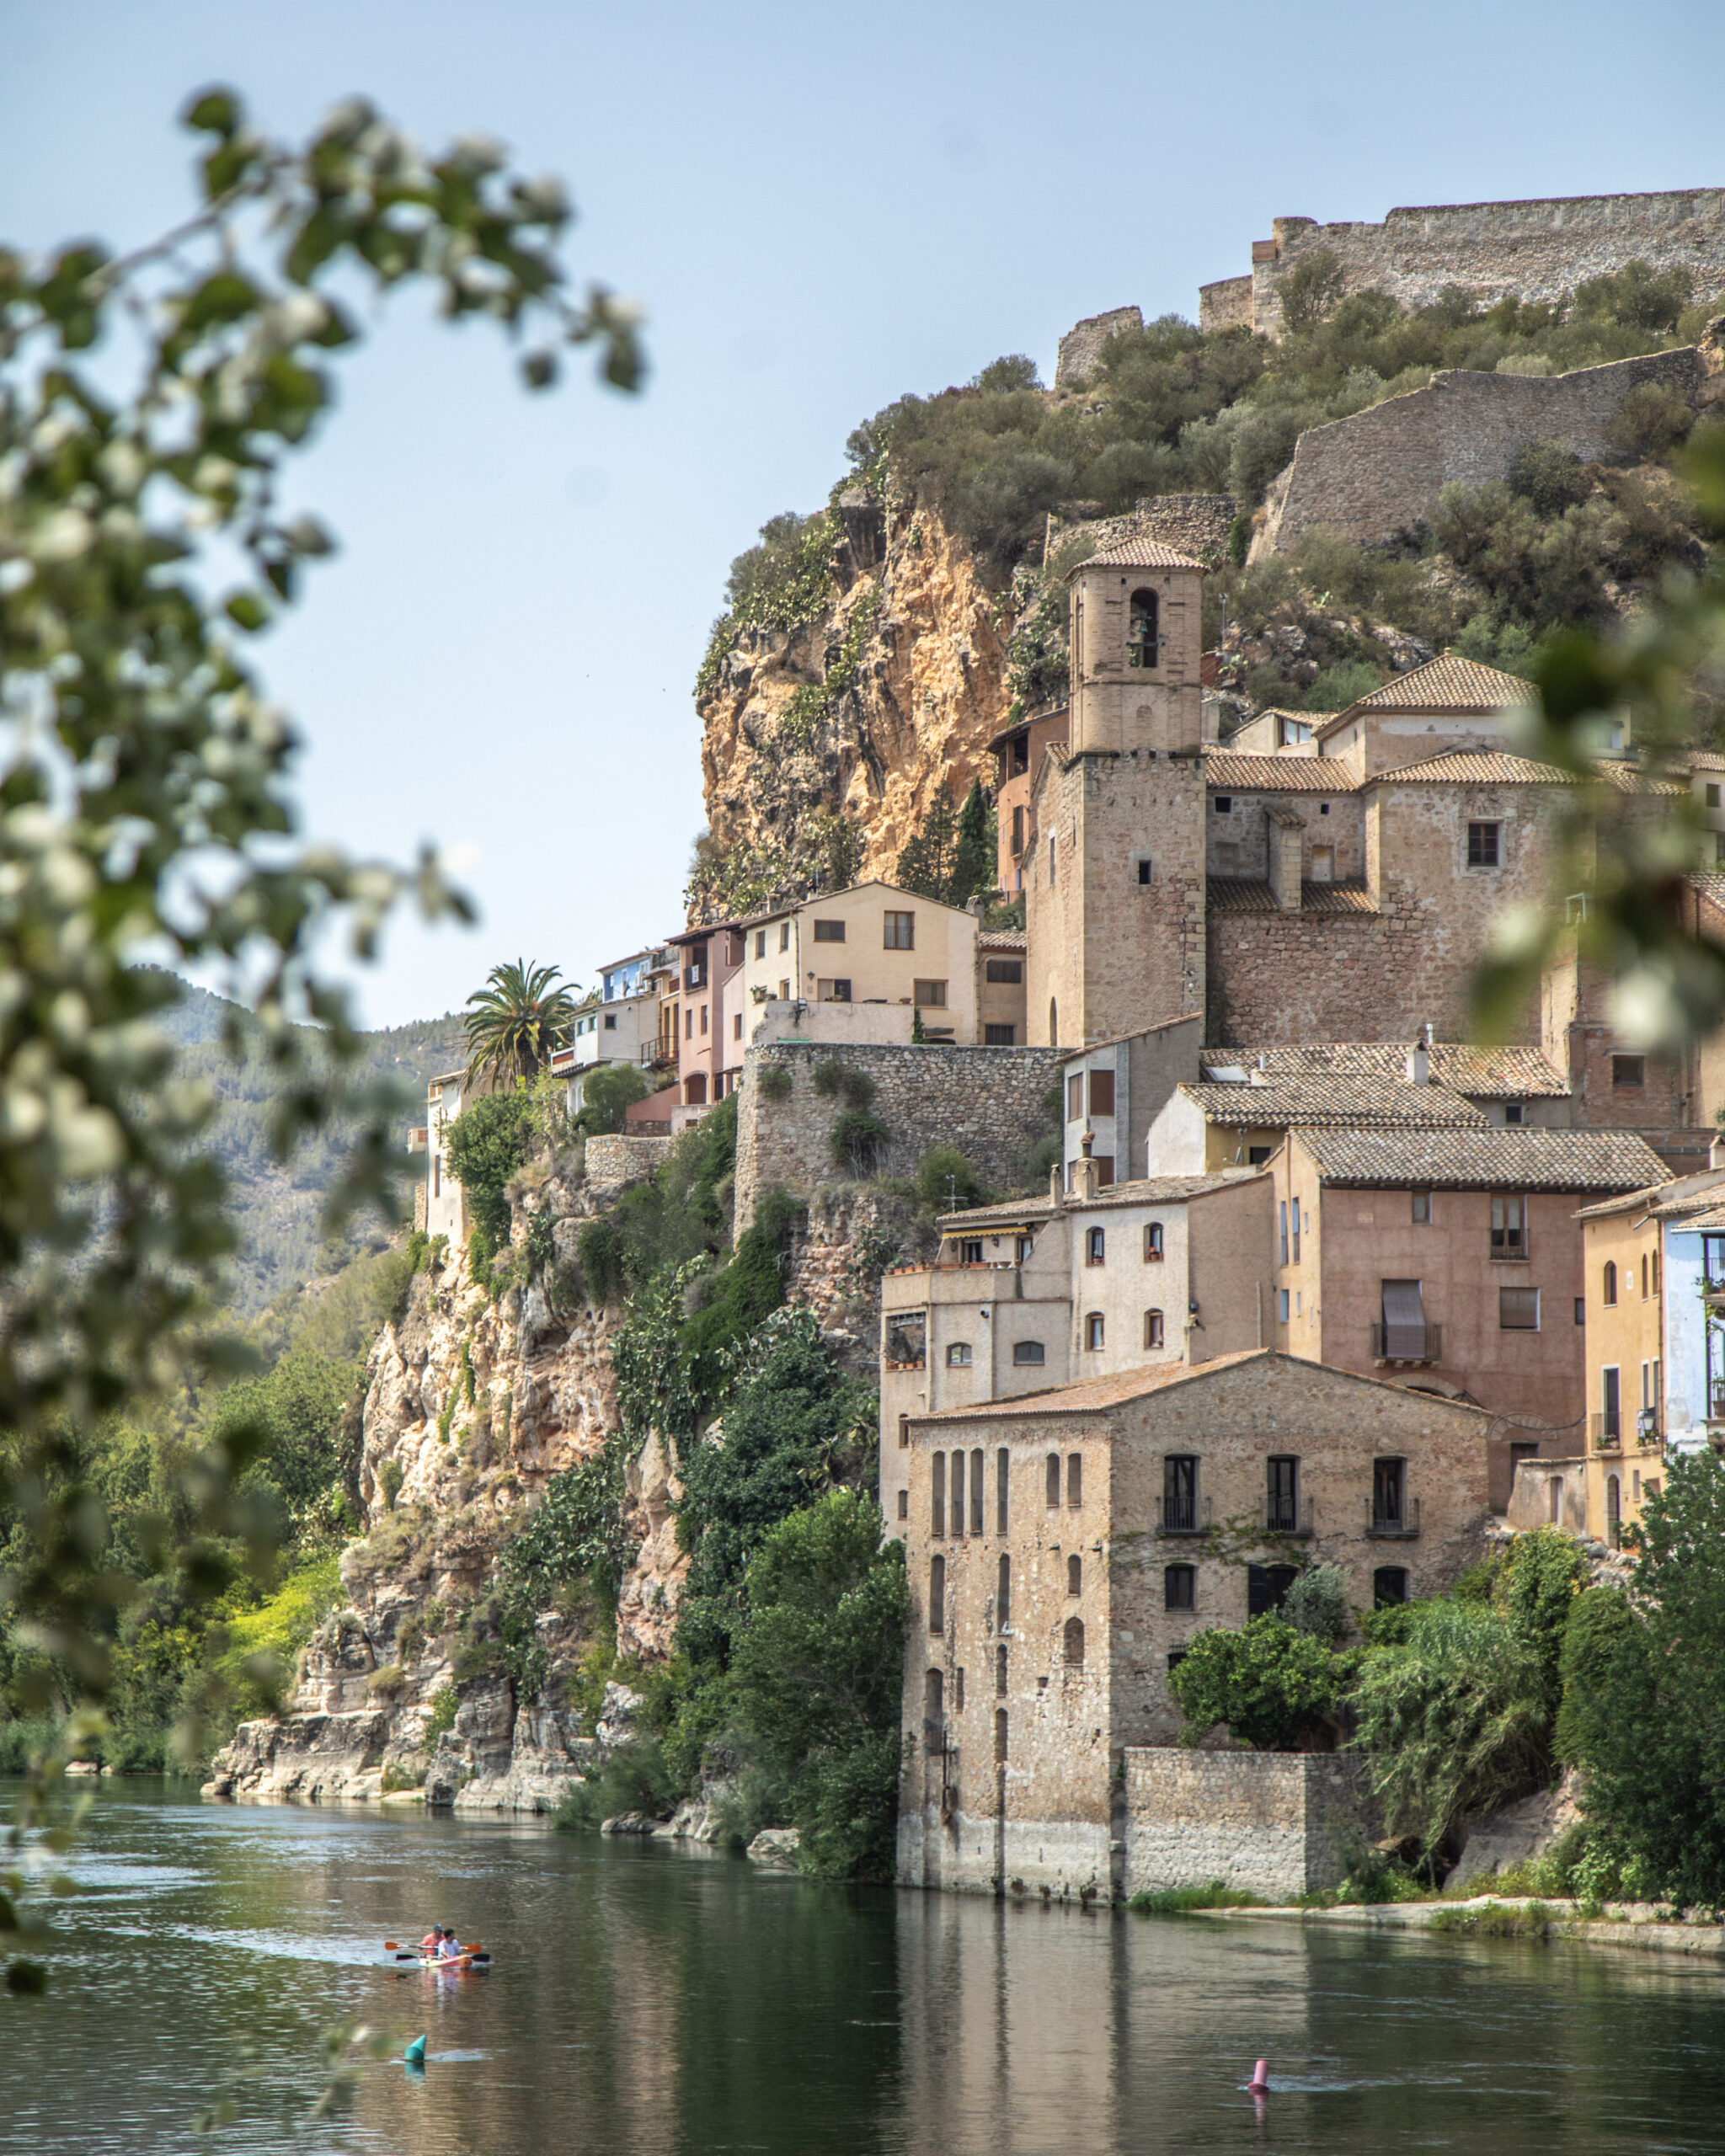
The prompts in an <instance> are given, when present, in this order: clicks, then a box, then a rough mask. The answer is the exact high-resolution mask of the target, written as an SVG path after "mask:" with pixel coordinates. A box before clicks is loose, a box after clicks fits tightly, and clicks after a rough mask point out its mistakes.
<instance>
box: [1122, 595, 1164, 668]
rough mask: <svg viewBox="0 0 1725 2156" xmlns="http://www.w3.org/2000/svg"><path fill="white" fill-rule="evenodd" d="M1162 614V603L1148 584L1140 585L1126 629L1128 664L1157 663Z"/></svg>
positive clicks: (1147, 664)
mask: <svg viewBox="0 0 1725 2156" xmlns="http://www.w3.org/2000/svg"><path fill="white" fill-rule="evenodd" d="M1161 614H1162V606H1161V603H1160V601H1159V600H1157V598H1156V594H1155V592H1153V591H1152V590H1150V589H1149V587H1148V586H1147V585H1145V586H1140V589H1139V590H1136V591H1135V592H1134V593H1133V595H1132V606H1131V614H1130V621H1129V623H1128V626H1127V630H1126V664H1128V665H1129V666H1133V667H1141V666H1154V665H1155V664H1156V649H1157V641H1158V639H1157V634H1156V632H1157V627H1158V625H1159V622H1160V618H1161Z"/></svg>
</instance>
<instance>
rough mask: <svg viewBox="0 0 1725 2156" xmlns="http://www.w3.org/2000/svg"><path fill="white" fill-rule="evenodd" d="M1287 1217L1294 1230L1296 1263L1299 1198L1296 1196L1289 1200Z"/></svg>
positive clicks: (1296, 1260)
mask: <svg viewBox="0 0 1725 2156" xmlns="http://www.w3.org/2000/svg"><path fill="white" fill-rule="evenodd" d="M1288 1219H1289V1223H1290V1225H1291V1226H1292V1228H1293V1230H1294V1262H1295V1264H1296V1265H1298V1264H1299V1262H1300V1200H1299V1199H1298V1198H1290V1200H1289V1203H1288Z"/></svg>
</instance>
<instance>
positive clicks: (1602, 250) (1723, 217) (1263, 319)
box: [1060, 188, 1725, 363]
mask: <svg viewBox="0 0 1725 2156" xmlns="http://www.w3.org/2000/svg"><path fill="white" fill-rule="evenodd" d="M1270 229H1271V232H1272V237H1270V238H1269V239H1267V240H1258V241H1255V242H1254V243H1253V244H1252V271H1251V280H1250V295H1249V300H1250V311H1249V313H1248V312H1247V304H1246V302H1247V295H1246V294H1244V293H1242V290H1241V286H1242V284H1243V283H1245V282H1246V280H1244V279H1242V278H1240V277H1226V278H1223V279H1221V280H1220V281H1219V282H1218V283H1216V284H1214V285H1206V286H1204V287H1203V289H1202V291H1200V293H1199V323H1201V325H1202V326H1203V327H1204V328H1205V329H1222V328H1236V327H1239V326H1242V325H1243V324H1245V323H1247V322H1249V323H1250V326H1251V327H1252V328H1253V329H1255V330H1257V331H1258V332H1259V333H1260V334H1262V335H1263V336H1266V337H1275V336H1278V335H1279V334H1280V331H1281V326H1282V305H1281V296H1280V292H1279V286H1280V284H1281V281H1282V280H1283V278H1284V277H1285V276H1286V275H1288V273H1289V272H1290V270H1292V269H1293V268H1294V267H1295V264H1298V262H1299V261H1300V258H1301V257H1302V256H1303V255H1306V254H1309V253H1311V252H1312V250H1313V249H1315V248H1328V249H1329V251H1330V252H1331V253H1332V254H1335V255H1337V256H1338V257H1339V258H1340V259H1341V262H1342V264H1343V269H1344V270H1345V272H1346V274H1347V279H1348V286H1349V287H1350V288H1351V289H1354V290H1359V289H1361V288H1363V287H1366V286H1371V287H1375V289H1376V290H1377V291H1385V292H1388V293H1389V295H1390V296H1391V298H1392V299H1394V300H1396V301H1397V302H1398V303H1399V304H1400V305H1401V306H1402V307H1423V306H1426V305H1428V304H1429V302H1431V301H1433V300H1434V299H1436V297H1437V296H1438V295H1439V292H1441V291H1443V290H1444V289H1445V286H1455V285H1459V286H1461V287H1462V289H1463V290H1464V291H1468V292H1471V293H1472V294H1473V295H1474V296H1476V297H1477V298H1479V299H1481V300H1484V301H1487V302H1490V301H1493V300H1496V299H1500V298H1501V297H1502V296H1503V295H1504V294H1505V293H1506V292H1514V293H1515V294H1516V295H1517V296H1519V298H1522V299H1525V300H1555V299H1561V298H1562V296H1564V295H1565V294H1566V293H1568V292H1572V291H1574V289H1575V287H1576V286H1578V285H1579V284H1582V283H1584V282H1585V281H1586V280H1587V279H1589V278H1590V277H1599V276H1605V275H1609V274H1610V273H1611V272H1612V271H1614V270H1621V269H1622V267H1623V266H1624V264H1626V263H1628V262H1634V261H1643V262H1648V263H1651V264H1652V265H1653V268H1654V269H1656V270H1665V269H1681V270H1687V271H1688V273H1689V275H1690V277H1691V278H1692V279H1693V280H1694V281H1695V286H1696V291H1697V293H1698V294H1706V293H1708V292H1712V291H1718V290H1719V289H1720V287H1721V286H1725V189H1719V188H1696V189H1684V190H1680V191H1676V192H1674V193H1670V194H1664V195H1574V196H1571V197H1568V198H1567V199H1558V200H1545V201H1532V202H1461V203H1446V204H1444V205H1439V206H1436V207H1431V208H1425V209H1417V210H1413V209H1407V210H1391V212H1390V214H1389V215H1388V216H1387V217H1386V218H1385V220H1384V221H1383V222H1382V223H1381V225H1375V224H1366V223H1360V224H1335V225H1320V224H1317V223H1316V222H1315V221H1313V220H1312V219H1311V218H1310V217H1278V218H1276V219H1275V220H1274V222H1273V224H1272V226H1271V228H1270ZM1103 319H1105V320H1111V319H1113V318H1108V317H1104V318H1103ZM1091 327H1092V325H1091V324H1089V323H1080V324H1079V325H1078V328H1077V329H1076V330H1074V331H1073V332H1072V333H1071V338H1070V339H1063V340H1062V344H1061V347H1060V350H1061V356H1062V361H1063V363H1064V360H1065V349H1066V344H1067V343H1068V342H1071V341H1073V340H1076V339H1077V338H1078V337H1079V336H1080V334H1081V332H1082V331H1084V330H1085V329H1087V328H1091Z"/></svg>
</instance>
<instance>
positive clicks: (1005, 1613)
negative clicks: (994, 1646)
mask: <svg viewBox="0 0 1725 2156" xmlns="http://www.w3.org/2000/svg"><path fill="white" fill-rule="evenodd" d="M994 1621H995V1629H996V1630H997V1631H1002V1632H1003V1631H1005V1630H1006V1629H1007V1625H1009V1624H1010V1623H1011V1622H1012V1559H1011V1558H1010V1557H1002V1558H1001V1562H1000V1570H999V1572H998V1573H997V1574H996V1577H995V1586H994ZM1001 1652H1002V1653H1004V1652H1005V1649H1004V1648H1002V1649H1001Z"/></svg>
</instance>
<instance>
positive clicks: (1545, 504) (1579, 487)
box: [1509, 441, 1593, 516]
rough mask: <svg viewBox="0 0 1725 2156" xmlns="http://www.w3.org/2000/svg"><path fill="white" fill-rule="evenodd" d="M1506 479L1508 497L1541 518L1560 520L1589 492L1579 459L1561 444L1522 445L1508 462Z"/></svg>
mask: <svg viewBox="0 0 1725 2156" xmlns="http://www.w3.org/2000/svg"><path fill="white" fill-rule="evenodd" d="M1509 491H1510V493H1511V494H1519V495H1521V496H1522V498H1523V499H1525V500H1526V501H1530V502H1531V503H1532V504H1533V505H1534V508H1535V510H1537V511H1538V513H1539V514H1540V515H1541V516H1561V515H1562V514H1563V512H1564V510H1566V509H1573V508H1574V507H1575V506H1576V505H1577V504H1578V503H1580V502H1584V501H1585V500H1586V499H1587V498H1588V496H1589V494H1591V493H1592V492H1593V482H1592V481H1591V480H1590V479H1589V478H1588V477H1587V475H1586V473H1585V472H1583V470H1582V468H1581V459H1580V458H1579V457H1578V456H1577V455H1576V454H1575V452H1574V451H1573V449H1571V448H1569V446H1567V444H1566V443H1564V442H1561V441H1530V442H1524V443H1523V444H1522V446H1521V447H1520V448H1519V449H1518V450H1517V451H1516V452H1515V454H1514V456H1513V457H1511V458H1510V460H1509Z"/></svg>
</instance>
